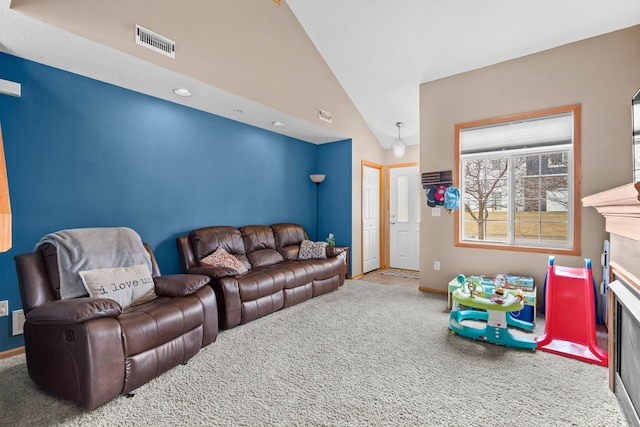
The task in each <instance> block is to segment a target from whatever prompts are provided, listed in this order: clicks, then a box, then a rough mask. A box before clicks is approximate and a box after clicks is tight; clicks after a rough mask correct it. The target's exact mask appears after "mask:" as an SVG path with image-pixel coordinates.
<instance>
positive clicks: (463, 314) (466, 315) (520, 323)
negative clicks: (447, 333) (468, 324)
mask: <svg viewBox="0 0 640 427" xmlns="http://www.w3.org/2000/svg"><path fill="white" fill-rule="evenodd" d="M454 311H455V310H454ZM457 311H458V317H457V318H458V322H462V321H463V320H480V321H484V322H486V321H487V319H488V318H489V313H488V312H487V311H485V310H459V309H458V310H457ZM507 325H509V326H514V327H516V328H520V329H523V330H525V331H532V330H533V328H534V327H535V325H534V324H533V323H531V322H526V321H524V320H520V319H516V318H515V317H513V316H512V315H511V313H507Z"/></svg>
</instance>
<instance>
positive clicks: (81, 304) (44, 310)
mask: <svg viewBox="0 0 640 427" xmlns="http://www.w3.org/2000/svg"><path fill="white" fill-rule="evenodd" d="M120 313H122V307H120V304H118V303H117V302H115V301H114V300H112V299H109V298H73V299H65V300H56V301H51V302H49V303H47V304H44V305H41V306H39V307H36V308H34V309H33V310H31V311H29V312H28V313H27V315H26V320H27V321H28V322H29V323H33V324H40V325H75V324H78V323H83V322H86V321H88V320H92V319H99V318H103V317H113V318H115V317H118V316H120Z"/></svg>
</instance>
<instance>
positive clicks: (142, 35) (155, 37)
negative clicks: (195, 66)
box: [136, 24, 176, 58]
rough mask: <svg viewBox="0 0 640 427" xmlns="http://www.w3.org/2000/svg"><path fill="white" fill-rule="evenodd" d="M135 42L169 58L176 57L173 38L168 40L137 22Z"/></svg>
mask: <svg viewBox="0 0 640 427" xmlns="http://www.w3.org/2000/svg"><path fill="white" fill-rule="evenodd" d="M136 43H137V44H139V45H141V46H144V47H146V48H149V49H151V50H154V51H156V52H158V53H161V54H163V55H167V56H168V57H170V58H175V57H176V44H175V43H174V41H173V40H169V39H168V38H166V37H163V36H161V35H160V34H156V33H154V32H153V31H149V30H147V29H146V28H144V27H141V26H140V25H137V24H136Z"/></svg>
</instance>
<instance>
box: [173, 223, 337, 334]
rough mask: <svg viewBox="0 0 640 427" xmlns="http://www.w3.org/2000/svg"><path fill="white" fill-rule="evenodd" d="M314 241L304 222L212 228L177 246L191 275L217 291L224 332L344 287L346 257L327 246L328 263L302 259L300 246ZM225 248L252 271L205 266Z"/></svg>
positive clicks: (181, 240)
mask: <svg viewBox="0 0 640 427" xmlns="http://www.w3.org/2000/svg"><path fill="white" fill-rule="evenodd" d="M304 240H308V235H307V232H306V231H305V230H304V228H303V227H302V226H301V225H299V224H292V223H279V224H273V225H271V226H267V225H249V226H244V227H240V228H236V227H231V226H211V227H204V228H199V229H196V230H192V231H191V232H190V233H189V235H188V236H178V237H177V238H176V244H177V247H178V254H179V255H180V261H181V263H182V269H183V271H184V272H185V273H192V274H205V275H207V276H209V277H210V278H211V282H210V283H209V285H210V286H211V287H212V288H213V289H214V290H215V292H216V297H217V301H218V315H219V325H220V328H221V329H229V328H233V327H234V326H237V325H240V324H244V323H247V322H250V321H252V320H255V319H257V318H259V317H261V316H264V315H266V314H269V313H272V312H274V311H277V310H280V309H282V308H287V307H290V306H292V305H294V304H298V303H301V302H303V301H306V300H308V299H310V298H312V297H316V296H318V295H321V294H324V293H327V292H331V291H333V290H335V289H338V287H340V286H341V285H342V284H343V283H344V281H345V262H346V258H345V254H344V252H343V251H342V249H339V248H336V247H327V248H326V258H325V259H306V260H300V259H299V251H300V245H301V243H302V242H303V241H304ZM219 247H221V248H223V249H224V250H225V251H226V252H228V253H229V254H231V255H232V256H234V257H235V258H236V259H237V260H238V261H240V262H241V263H242V264H244V266H245V267H246V268H247V269H248V271H247V272H245V273H242V274H238V271H234V270H231V269H229V268H226V267H212V266H206V265H203V264H202V263H201V260H202V259H203V258H204V257H206V256H207V255H209V254H211V253H213V252H214V251H216V249H218V248H219Z"/></svg>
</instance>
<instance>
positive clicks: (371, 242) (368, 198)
mask: <svg viewBox="0 0 640 427" xmlns="http://www.w3.org/2000/svg"><path fill="white" fill-rule="evenodd" d="M362 182H363V184H362V241H363V248H362V252H363V273H368V272H369V271H373V270H377V269H378V268H380V169H376V168H373V167H370V166H364V167H363V177H362Z"/></svg>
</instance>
